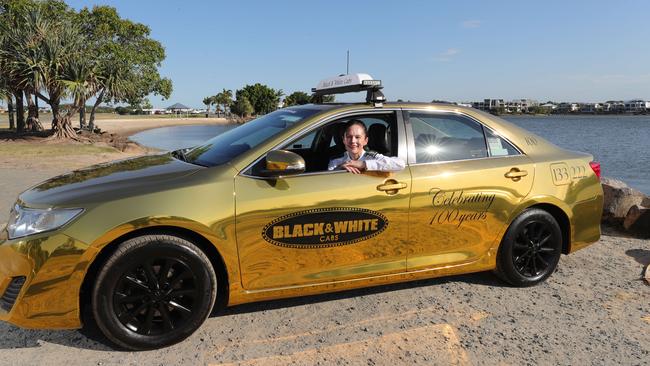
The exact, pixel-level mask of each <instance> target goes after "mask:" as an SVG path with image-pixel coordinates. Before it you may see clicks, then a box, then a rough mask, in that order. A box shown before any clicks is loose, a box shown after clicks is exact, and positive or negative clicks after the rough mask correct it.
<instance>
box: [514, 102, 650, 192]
mask: <svg viewBox="0 0 650 366" xmlns="http://www.w3.org/2000/svg"><path fill="white" fill-rule="evenodd" d="M505 119H506V120H508V121H510V122H512V123H514V124H517V125H519V126H521V127H523V128H525V129H527V130H529V131H531V132H533V133H535V134H537V135H539V136H541V137H543V138H545V139H547V140H549V141H550V142H552V143H554V144H556V145H558V146H560V147H563V148H565V149H569V150H575V151H583V152H588V153H590V154H592V155H593V156H594V160H596V161H598V162H600V166H601V169H602V174H603V176H606V177H612V178H618V179H621V180H622V181H624V182H626V183H627V184H628V185H630V186H631V187H634V188H636V189H638V190H640V191H642V192H644V193H645V194H650V116H584V115H581V116H566V115H557V116H541V117H530V116H505Z"/></svg>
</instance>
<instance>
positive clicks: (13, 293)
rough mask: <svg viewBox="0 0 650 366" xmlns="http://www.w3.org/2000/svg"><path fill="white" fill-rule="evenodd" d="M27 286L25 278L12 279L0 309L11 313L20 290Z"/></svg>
mask: <svg viewBox="0 0 650 366" xmlns="http://www.w3.org/2000/svg"><path fill="white" fill-rule="evenodd" d="M24 284H25V276H20V277H14V278H12V279H11V283H9V286H7V290H5V293H4V295H2V298H1V299H0V308H2V309H4V310H6V311H7V312H9V311H11V308H12V307H13V306H14V303H15V302H16V298H17V297H18V294H19V293H20V289H22V288H23V285H24Z"/></svg>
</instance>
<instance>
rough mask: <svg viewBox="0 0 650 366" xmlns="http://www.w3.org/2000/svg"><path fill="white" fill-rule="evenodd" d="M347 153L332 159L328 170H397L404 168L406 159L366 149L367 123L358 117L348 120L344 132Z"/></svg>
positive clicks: (355, 171)
mask: <svg viewBox="0 0 650 366" xmlns="http://www.w3.org/2000/svg"><path fill="white" fill-rule="evenodd" d="M343 144H344V145H345V153H343V156H342V157H340V158H336V159H332V160H330V162H329V165H328V167H327V169H328V170H335V169H345V170H347V171H348V172H350V173H353V174H361V173H362V172H363V171H366V170H369V171H382V172H395V171H400V170H402V169H404V167H405V166H406V164H405V163H404V160H402V159H400V158H398V157H392V156H384V155H382V154H379V153H377V152H373V151H365V150H364V147H365V146H366V145H367V144H368V130H367V128H366V125H365V124H364V123H363V122H362V121H359V120H357V119H353V120H350V121H348V123H347V124H346V126H345V133H344V134H343Z"/></svg>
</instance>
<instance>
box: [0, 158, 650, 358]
mask: <svg viewBox="0 0 650 366" xmlns="http://www.w3.org/2000/svg"><path fill="white" fill-rule="evenodd" d="M5 163H6V162H5ZM77 164H80V165H81V164H83V162H77ZM2 165H3V164H0V168H2V174H1V175H0V186H2V187H3V190H2V191H3V192H2V194H0V223H1V222H4V221H5V220H6V214H7V212H5V211H8V209H9V206H10V205H11V204H12V202H13V201H14V199H15V197H16V194H17V193H18V192H20V191H22V190H23V189H25V188H26V187H28V186H29V185H31V184H33V183H36V182H38V181H40V180H42V179H44V178H46V177H49V176H52V175H54V174H58V173H61V172H63V171H65V170H68V168H65V169H64V166H66V167H67V166H69V164H64V165H54V166H49V167H41V168H40V169H37V170H34V169H25V168H21V167H19V166H14V165H11V164H9V165H7V164H5V165H4V166H2ZM86 165H87V164H86ZM649 263H650V241H649V240H638V239H631V238H625V237H621V236H615V235H604V236H603V237H602V239H601V240H600V241H599V242H598V243H596V244H594V245H592V246H590V247H588V248H586V249H584V250H581V251H579V252H577V253H574V254H572V255H569V256H563V258H562V260H561V261H560V265H559V267H558V270H557V272H556V273H555V274H554V275H553V276H551V277H550V278H549V279H548V280H547V281H546V282H545V283H543V284H541V285H539V286H536V287H533V288H524V289H519V288H511V287H508V286H505V285H504V284H503V283H502V282H500V281H499V280H497V279H496V278H495V277H494V276H493V275H492V274H491V273H478V274H472V275H463V276H453V277H446V278H440V279H432V280H425V281H418V282H412V283H406V284H398V285H390V286H381V287H375V288H370V289H363V290H354V291H347V292H342V293H336V294H328V295H321V296H311V297H305V298H298V299H290V300H278V301H271V302H262V303H256V304H246V305H240V306H237V307H233V308H230V309H226V310H221V311H217V313H216V314H214V315H213V316H211V317H210V318H209V319H208V320H207V321H206V323H205V324H204V325H203V326H202V327H201V328H200V329H199V330H198V331H197V332H196V333H195V334H194V335H193V336H192V337H190V338H189V339H187V340H186V341H184V342H182V343H180V344H178V345H175V346H172V347H168V348H165V349H161V350H156V351H147V352H124V351H119V350H115V349H113V348H112V346H111V345H110V344H109V343H107V341H106V340H105V339H104V338H103V337H102V336H101V335H100V334H99V333H98V332H97V331H96V330H95V329H92V328H89V329H85V330H82V331H74V330H65V331H45V330H25V329H20V328H17V327H14V326H12V325H10V324H8V323H3V322H0V334H3V336H2V337H0V365H28V364H29V365H31V364H64V363H65V364H66V365H118V364H119V365H174V364H244V365H252V364H255V365H256V364H270V365H276V364H278V365H284V364H299V365H313V364H367V365H386V364H392V365H394V364H423V365H431V364H445V365H446V364H459V365H465V364H490V365H492V364H517V365H519V364H566V365H570V364H598V365H601V364H612V365H614V364H626V365H642V364H648V360H650V301H648V299H649V294H650V286H648V285H647V284H646V283H645V282H644V281H643V280H641V277H642V272H643V268H644V267H645V266H647V265H648V264H649Z"/></svg>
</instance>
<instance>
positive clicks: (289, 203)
mask: <svg viewBox="0 0 650 366" xmlns="http://www.w3.org/2000/svg"><path fill="white" fill-rule="evenodd" d="M380 89H381V85H380V83H378V81H376V80H373V79H372V78H370V77H369V76H368V75H365V74H355V75H345V76H343V77H340V78H334V79H327V80H325V81H324V82H322V83H321V87H320V88H316V89H315V90H314V92H315V95H316V97H319V96H322V95H327V94H333V93H341V92H349V91H364V92H366V93H367V100H366V103H358V104H318V103H317V104H310V105H305V106H299V107H291V108H285V109H281V110H278V111H275V112H273V113H270V114H268V115H266V116H263V117H261V118H259V119H257V120H254V121H251V122H248V123H246V124H244V125H242V126H240V127H238V128H235V129H232V130H230V131H228V132H225V133H223V134H221V135H219V136H217V137H215V138H213V139H211V140H209V141H208V142H206V143H205V144H203V145H201V146H198V147H196V148H193V149H191V150H189V151H183V152H182V153H179V152H177V153H168V154H160V155H154V156H144V157H138V158H135V159H130V160H125V161H121V162H115V163H110V164H103V165H99V166H94V167H90V168H86V169H83V170H80V171H76V172H72V173H70V174H66V175H62V176H59V177H55V178H52V179H50V180H48V181H46V182H44V183H42V184H40V185H37V186H36V187H34V188H31V189H29V190H27V191H25V192H23V193H22V194H21V195H20V196H19V198H18V200H17V203H16V205H15V206H14V208H13V209H12V213H11V218H10V222H9V224H8V227H7V229H5V230H3V232H2V234H0V235H1V236H0V295H1V296H2V298H1V301H0V305H1V306H0V319H1V320H4V321H8V322H11V323H13V324H16V325H19V326H23V327H30V328H78V327H80V326H81V325H82V324H81V313H82V311H83V310H84V309H89V310H90V311H91V312H92V314H93V315H94V318H95V321H96V322H97V324H98V325H99V327H100V329H101V330H102V331H103V333H104V334H106V336H107V337H108V338H109V339H110V340H112V341H113V342H115V343H116V344H118V345H120V346H122V347H126V348H129V349H149V348H156V347H162V346H166V345H169V344H173V343H175V342H178V341H180V340H182V339H184V338H186V337H187V336H188V335H190V334H191V333H192V332H193V331H194V330H196V329H197V328H198V327H199V326H200V324H201V323H202V322H203V321H204V320H205V318H206V317H207V316H208V314H209V313H210V311H211V308H212V306H213V304H214V303H215V299H216V298H221V299H223V300H224V302H225V303H227V304H228V305H235V304H240V303H245V302H252V301H260V300H267V299H277V298H283V297H291V296H301V295H308V294H317V293H323V292H329V291H339V290H345V289H351V288H359V287H364V286H373V285H379V284H386V283H394V282H399V281H407V280H413V279H418V278H431V277H437V276H442V275H452V274H460V273H469V272H478V271H487V270H494V271H495V272H496V273H497V274H498V275H499V276H500V277H501V278H503V279H504V280H505V281H506V282H508V283H510V284H512V285H515V286H530V285H534V284H537V283H539V282H541V281H544V280H545V279H546V278H548V277H549V276H550V275H551V274H552V273H553V271H554V269H555V267H556V265H557V262H558V260H559V259H560V255H561V254H562V253H564V254H569V253H572V252H575V251H576V250H579V249H581V248H584V247H585V246H587V245H589V244H590V243H593V242H595V241H597V240H598V238H599V236H600V226H599V221H600V215H601V211H602V203H603V193H602V189H601V186H600V183H599V176H598V174H599V172H600V168H599V165H598V164H597V163H595V162H593V161H592V159H593V158H592V156H591V155H588V154H584V153H577V152H570V151H566V150H563V149H560V148H558V147H556V146H554V145H552V144H551V143H549V142H547V141H546V140H544V139H543V138H541V137H538V136H535V135H533V134H531V133H530V132H528V131H525V130H523V129H521V128H519V127H517V126H515V125H512V124H510V123H508V122H506V121H504V120H502V119H500V118H498V117H495V116H491V115H488V114H485V113H483V112H480V111H478V110H474V109H471V108H464V107H460V106H456V105H450V104H435V103H434V104H424V103H387V102H386V101H385V98H384V97H383V94H381V92H380ZM351 119H358V120H361V121H363V122H364V124H365V125H366V126H368V137H369V141H368V147H369V149H371V150H372V151H376V152H378V153H381V154H383V155H386V156H392V157H399V158H400V159H402V160H403V161H404V162H406V167H405V168H404V169H403V170H399V171H394V172H381V173H373V174H361V175H355V174H349V173H347V172H345V171H328V170H327V166H328V163H329V161H330V160H332V159H333V158H335V157H340V156H341V155H342V154H343V151H345V147H344V146H343V141H342V126H344V125H345V123H346V122H347V121H349V120H351Z"/></svg>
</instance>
